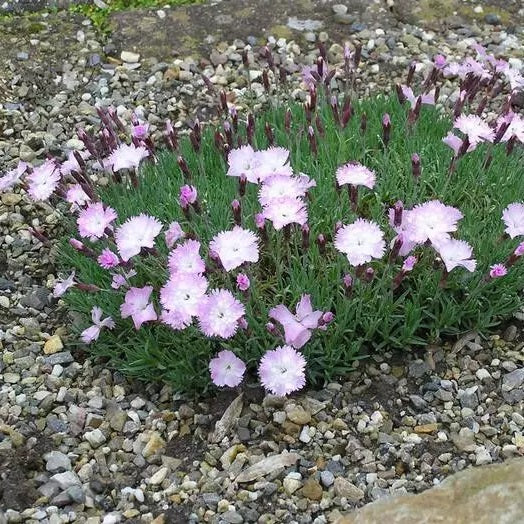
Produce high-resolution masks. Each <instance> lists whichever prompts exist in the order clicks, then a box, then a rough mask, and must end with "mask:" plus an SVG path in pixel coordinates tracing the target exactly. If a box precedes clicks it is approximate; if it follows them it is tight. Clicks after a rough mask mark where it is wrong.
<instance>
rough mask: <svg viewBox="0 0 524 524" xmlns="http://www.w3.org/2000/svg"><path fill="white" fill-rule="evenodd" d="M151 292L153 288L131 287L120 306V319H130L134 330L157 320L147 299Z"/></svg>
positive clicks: (153, 309)
mask: <svg viewBox="0 0 524 524" xmlns="http://www.w3.org/2000/svg"><path fill="white" fill-rule="evenodd" d="M152 292H153V286H144V287H131V288H130V289H129V290H128V291H127V293H126V296H125V298H124V303H123V304H122V305H121V306H120V315H121V316H122V318H127V317H131V318H132V319H133V324H134V325H135V329H140V327H141V326H142V324H144V323H145V322H150V321H152V320H156V319H157V314H156V312H155V308H154V306H153V304H152V303H150V302H149V297H150V296H151V293H152Z"/></svg>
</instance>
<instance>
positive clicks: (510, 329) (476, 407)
mask: <svg viewBox="0 0 524 524" xmlns="http://www.w3.org/2000/svg"><path fill="white" fill-rule="evenodd" d="M38 16H40V15H37V20H38V21H39V23H42V25H43V27H44V29H42V30H41V31H40V32H39V33H38V35H37V36H34V35H33V37H32V38H31V39H30V40H33V41H34V42H31V41H29V40H27V39H25V40H24V38H23V37H21V38H16V39H15V43H14V45H15V47H14V55H13V60H12V61H10V60H5V61H4V63H3V65H2V67H3V68H4V73H6V74H4V75H3V77H4V78H5V79H6V86H7V88H8V92H9V94H10V98H9V99H8V101H7V102H5V103H3V106H2V107H0V109H1V113H0V118H1V122H0V124H1V125H0V129H1V130H2V135H1V136H0V152H1V153H2V154H1V155H0V157H1V158H0V164H2V165H3V166H4V167H7V166H11V165H12V164H13V163H15V162H17V161H18V159H19V158H21V159H24V160H27V161H35V162H38V161H39V160H43V159H44V158H45V155H46V154H47V153H48V152H49V153H52V154H63V151H65V150H70V149H72V148H79V147H80V143H79V141H78V140H77V139H76V137H75V134H74V129H75V127H77V126H79V125H82V126H85V127H90V126H93V125H94V124H95V122H96V117H95V113H94V110H93V104H95V103H100V104H104V105H108V104H113V105H115V106H116V107H117V111H118V113H119V114H120V115H121V116H122V118H124V119H129V117H130V114H131V108H135V110H136V111H137V113H138V114H139V115H141V116H142V117H143V118H145V119H147V120H148V122H149V123H150V125H151V129H152V130H153V131H154V132H156V133H157V134H159V133H160V131H161V127H162V122H163V121H164V120H165V118H166V117H170V118H172V119H173V120H174V121H176V122H177V125H178V126H181V127H183V125H184V122H185V121H186V120H187V118H189V117H190V116H192V115H193V114H194V112H195V111H197V112H198V114H199V116H201V117H202V118H205V119H209V118H212V116H213V111H212V109H211V108H212V106H213V105H214V103H215V98H214V95H212V94H211V93H209V92H208V91H207V90H206V89H205V88H204V82H203V80H202V78H201V76H200V73H201V72H203V73H205V74H206V76H208V77H209V78H210V79H211V82H212V83H214V84H215V85H216V86H218V87H220V86H224V87H226V86H227V88H228V89H230V90H231V91H232V93H233V95H232V96H234V98H235V101H236V103H237V104H238V105H240V106H242V105H243V104H247V103H248V102H247V101H245V100H244V98H242V94H243V89H244V87H245V76H244V74H243V73H242V72H240V73H239V63H240V62H241V53H242V51H243V50H244V49H245V48H246V45H247V46H248V48H247V49H248V52H249V56H250V60H251V70H250V73H249V74H250V77H251V80H252V81H253V89H254V91H255V93H257V95H259V98H258V99H257V101H256V102H255V103H254V106H255V108H256V107H259V106H260V105H261V104H262V103H263V101H264V93H263V91H264V90H263V87H262V85H261V83H260V80H261V71H262V69H263V68H264V65H265V64H264V61H263V60H262V59H260V58H259V54H258V49H256V48H251V46H250V44H249V43H248V42H247V41H246V42H244V41H239V40H233V41H231V42H228V43H224V42H222V43H219V44H217V45H216V48H215V49H214V50H213V52H212V53H211V54H210V60H209V61H207V60H204V61H202V60H201V61H199V62H198V63H197V62H196V61H195V60H194V59H192V58H188V57H177V58H175V59H173V60H171V61H170V62H169V63H168V62H159V61H154V60H147V61H145V60H142V59H141V57H140V55H139V53H136V52H134V51H131V50H129V51H126V50H124V51H122V53H121V54H120V55H119V58H117V59H115V58H114V57H111V56H109V55H107V54H106V53H105V52H104V46H106V45H107V43H106V42H104V41H103V40H102V38H101V37H100V35H98V34H97V33H96V32H95V31H94V30H93V28H92V27H91V26H90V24H89V23H87V21H82V22H81V25H80V26H79V27H78V26H76V25H75V28H76V31H75V32H73V33H72V34H73V35H74V38H73V40H74V42H72V43H71V47H69V49H68V50H66V52H65V54H64V50H63V48H62V47H60V46H55V45H54V40H53V38H54V37H53V26H52V24H50V23H49V18H48V16H47V15H46V16H43V15H42V16H41V18H38ZM56 16H57V17H58V20H62V19H63V23H64V24H69V23H70V22H69V19H68V15H66V14H64V13H58V14H57V15H56ZM159 16H160V15H159ZM333 16H334V17H336V18H337V20H338V21H339V22H341V23H342V20H345V21H347V23H348V24H349V23H351V24H354V25H355V24H357V25H358V20H355V19H354V17H353V16H352V15H351V14H348V10H347V8H346V6H345V5H343V4H335V5H333ZM489 16H491V15H490V14H489V13H487V14H486V22H487V25H485V26H481V27H479V26H469V27H465V26H462V27H455V28H453V29H451V30H450V31H448V32H447V33H446V34H445V35H440V34H437V33H435V32H432V31H430V30H427V29H422V28H419V27H416V26H411V25H408V24H399V25H397V26H393V27H378V26H377V27H371V26H369V25H367V26H365V27H363V26H359V27H358V26H357V25H355V27H353V28H352V29H351V30H352V32H353V35H352V36H353V37H354V39H357V40H360V41H362V42H363V43H364V44H365V45H364V51H363V54H364V63H365V64H366V66H365V67H364V68H363V69H362V77H361V80H360V83H359V89H360V92H361V93H366V92H372V91H376V90H377V89H379V88H388V87H390V86H391V85H392V83H393V82H395V81H396V80H397V79H398V78H399V75H400V74H404V71H405V66H406V65H407V64H408V63H409V62H410V61H411V59H412V58H418V59H420V60H421V61H422V62H425V63H428V62H429V60H430V58H431V56H432V55H433V54H435V53H437V52H442V53H444V54H446V55H450V56H456V57H457V58H458V57H460V56H462V54H463V53H464V51H465V50H466V49H467V48H468V46H469V45H470V44H471V42H472V38H473V37H475V38H478V39H479V40H482V41H484V42H487V43H488V50H489V51H491V52H494V53H496V54H502V55H511V54H513V53H514V50H515V49H516V47H517V45H518V38H516V37H515V35H514V34H511V33H509V32H506V31H505V30H503V29H501V28H500V26H498V25H495V26H492V25H490V24H494V23H495V24H498V22H493V21H488V17H489ZM345 17H347V18H345ZM490 20H494V19H491V18H490ZM299 22H300V21H297V22H296V23H299ZM76 23H77V22H76ZM294 23H295V22H294ZM343 23H346V22H343ZM305 29H306V38H305V41H306V42H308V41H310V42H311V43H310V44H307V43H305V44H303V45H302V46H299V45H298V44H297V43H296V42H293V41H287V40H285V39H277V38H271V37H270V38H269V44H270V45H271V46H273V47H274V48H275V53H276V54H277V57H278V60H279V61H282V62H283V63H285V64H286V67H287V68H288V69H289V70H290V71H294V70H297V69H298V65H299V64H311V63H313V62H314V59H315V57H316V55H317V51H316V49H315V44H314V43H313V42H315V41H316V40H321V41H326V42H327V47H328V50H329V56H330V58H331V60H332V62H336V61H337V60H340V57H341V53H342V48H341V46H340V45H339V43H332V42H330V41H329V34H327V32H326V31H320V32H317V31H316V30H315V29H314V28H310V27H308V28H305ZM308 33H309V34H310V36H309V38H308V37H307V34H308ZM322 33H324V34H322ZM35 48H40V51H39V53H33V52H32V51H31V52H30V51H29V50H32V49H35ZM50 57H54V61H53V63H54V64H57V63H59V64H60V68H59V71H56V70H53V71H50V69H52V68H47V67H44V66H45V64H47V62H48V61H49V60H50ZM517 60H518V58H517ZM24 64H25V65H24ZM298 85H299V79H298V77H297V75H295V76H293V77H292V78H291V80H290V92H291V96H292V97H294V98H300V97H303V91H301V90H299V89H298ZM0 89H1V86H0ZM444 94H445V93H444ZM249 103H250V104H253V102H249ZM59 222H60V215H59V211H58V210H57V209H54V208H53V207H51V206H49V205H47V204H39V205H38V206H36V205H34V204H32V203H30V202H29V201H28V200H27V199H26V198H25V196H24V195H22V194H20V193H18V192H13V193H8V194H4V195H2V199H1V203H0V244H1V252H0V268H1V269H2V273H3V276H2V277H1V278H0V308H3V309H0V311H1V317H2V325H1V326H0V349H1V350H2V358H1V360H0V381H1V384H2V385H1V386H0V507H1V508H2V510H1V511H0V521H2V518H5V520H7V522H49V523H52V524H59V523H62V522H78V523H87V524H97V523H104V524H110V523H112V522H114V523H116V522H121V521H125V520H126V519H127V520H129V521H132V522H154V523H155V524H160V523H162V522H166V523H171V522H173V523H177V522H193V523H196V522H214V523H215V522H216V523H220V522H226V523H241V522H258V523H270V522H300V523H309V522H312V523H315V524H323V523H326V522H335V521H336V520H337V518H338V517H339V516H340V515H341V514H342V513H344V512H346V511H349V510H351V509H353V508H355V507H359V506H362V505H363V504H366V503H368V502H371V501H373V500H377V499H379V498H382V497H384V496H386V495H389V494H400V493H405V492H420V491H422V490H424V489H427V488H429V487H431V486H433V485H434V484H437V483H439V482H440V481H441V480H442V479H443V478H445V477H447V476H449V475H451V474H453V473H454V472H457V471H460V470H462V469H464V468H466V467H468V466H470V465H477V466H478V465H483V464H489V463H491V462H500V461H503V460H505V459H509V458H511V457H514V456H518V455H519V454H522V452H523V451H524V437H523V433H524V417H522V415H520V413H522V411H523V407H524V406H523V404H524V358H523V356H522V355H523V348H524V333H523V331H522V327H521V326H520V325H519V324H518V323H517V322H514V323H512V324H510V325H508V326H506V327H505V329H504V330H502V332H501V334H500V335H499V334H494V335H492V336H491V337H490V338H488V339H487V340H485V339H481V338H480V337H479V336H478V335H476V334H474V333H472V334H468V335H466V336H464V337H463V338H462V339H460V340H459V341H458V342H456V343H454V344H452V345H447V344H446V345H444V346H443V347H439V348H436V347H432V348H431V351H428V352H419V353H417V354H411V353H410V354H406V355H405V356H402V358H401V357H400V356H399V355H393V354H389V353H385V354H384V355H381V356H379V355H376V356H374V357H373V358H371V359H369V360H366V361H362V362H357V363H356V365H357V366H358V367H357V369H356V371H355V372H354V373H352V374H350V376H348V378H347V380H345V381H344V382H341V383H330V384H327V385H326V386H325V387H324V388H323V389H321V390H319V391H305V392H303V393H301V394H299V395H297V396H293V397H292V398H289V399H282V398H278V397H273V396H265V397H264V395H263V393H262V392H261V391H260V390H259V389H257V388H252V387H249V386H248V387H246V388H245V389H244V391H243V392H242V396H241V397H237V398H236V399H235V397H236V396H237V394H238V393H239V392H219V393H218V394H217V395H215V396H214V397H213V398H208V399H200V400H198V401H195V400H192V399H188V398H182V397H181V396H180V395H178V394H177V393H176V392H174V391H172V390H171V388H170V387H169V386H168V385H162V384H147V385H143V384H136V383H131V382H128V381H127V380H126V379H125V378H124V377H123V376H122V375H121V374H120V373H118V372H113V371H111V370H108V369H106V368H105V367H104V365H103V364H99V363H94V362H92V361H90V360H89V359H87V360H86V359H85V355H84V353H83V352H82V351H81V350H78V349H76V346H77V345H76V341H75V339H74V337H73V336H72V335H71V334H70V333H69V325H68V324H70V322H69V320H67V321H66V320H65V316H64V312H63V310H62V308H61V303H60V302H57V301H56V300H55V299H53V298H52V296H51V291H50V290H51V289H52V287H53V283H54V280H55V278H56V276H57V275H56V272H55V269H54V265H55V261H56V259H57V257H58V256H59V253H58V252H57V248H56V247H54V246H47V245H46V246H44V245H42V244H40V243H39V242H37V241H35V240H34V239H33V238H32V237H31V235H30V234H29V232H28V228H29V227H30V226H39V225H42V224H45V227H46V231H47V232H48V234H49V235H50V237H53V236H54V234H55V233H56V228H57V227H58V224H59ZM519 315H520V316H521V318H522V313H521V312H519ZM228 407H230V409H228ZM223 415H224V417H223ZM217 422H219V424H218V425H216V424H217ZM2 512H3V513H2Z"/></svg>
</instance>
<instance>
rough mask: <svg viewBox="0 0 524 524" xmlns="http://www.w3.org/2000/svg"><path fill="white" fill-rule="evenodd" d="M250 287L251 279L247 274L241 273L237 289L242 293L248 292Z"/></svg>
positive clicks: (238, 276) (238, 277)
mask: <svg viewBox="0 0 524 524" xmlns="http://www.w3.org/2000/svg"><path fill="white" fill-rule="evenodd" d="M250 285H251V282H250V281H249V277H248V276H247V275H246V274H245V273H239V274H238V275H237V287H238V289H240V291H247V290H248V289H249V286H250Z"/></svg>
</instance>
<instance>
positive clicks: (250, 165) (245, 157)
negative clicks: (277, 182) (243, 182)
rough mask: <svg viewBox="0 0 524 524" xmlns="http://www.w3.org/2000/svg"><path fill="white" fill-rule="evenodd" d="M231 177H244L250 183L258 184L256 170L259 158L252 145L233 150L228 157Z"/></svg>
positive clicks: (228, 171) (228, 172)
mask: <svg viewBox="0 0 524 524" xmlns="http://www.w3.org/2000/svg"><path fill="white" fill-rule="evenodd" d="M227 162H228V165H229V168H228V170H227V174H228V175H229V176H235V177H241V176H242V175H244V176H245V177H246V179H247V180H248V182H252V183H254V184H256V183H258V176H257V174H256V168H257V167H258V158H257V156H256V154H255V151H254V150H253V148H252V147H251V146H250V145H245V146H242V147H239V148H237V149H232V150H231V151H230V152H229V155H228V157H227Z"/></svg>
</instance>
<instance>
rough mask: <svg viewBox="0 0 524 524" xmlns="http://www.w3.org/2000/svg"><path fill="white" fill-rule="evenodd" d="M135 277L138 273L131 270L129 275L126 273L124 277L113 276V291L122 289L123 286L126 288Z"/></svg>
mask: <svg viewBox="0 0 524 524" xmlns="http://www.w3.org/2000/svg"><path fill="white" fill-rule="evenodd" d="M135 275H136V271H135V270H134V269H131V270H129V272H128V273H125V272H124V274H123V275H120V274H116V273H115V274H114V275H113V280H112V281H111V287H112V288H113V289H120V288H121V287H122V286H126V285H127V284H128V280H129V279H130V278H131V277H134V276H135Z"/></svg>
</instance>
